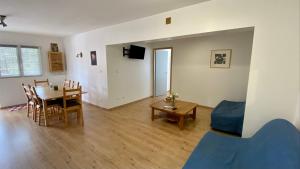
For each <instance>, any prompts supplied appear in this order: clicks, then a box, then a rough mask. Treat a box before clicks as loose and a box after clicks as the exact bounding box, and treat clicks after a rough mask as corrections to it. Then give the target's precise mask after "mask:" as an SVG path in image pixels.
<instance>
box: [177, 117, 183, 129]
mask: <svg viewBox="0 0 300 169" xmlns="http://www.w3.org/2000/svg"><path fill="white" fill-rule="evenodd" d="M178 126H179V129H180V130H182V129H183V128H184V116H179V122H178Z"/></svg>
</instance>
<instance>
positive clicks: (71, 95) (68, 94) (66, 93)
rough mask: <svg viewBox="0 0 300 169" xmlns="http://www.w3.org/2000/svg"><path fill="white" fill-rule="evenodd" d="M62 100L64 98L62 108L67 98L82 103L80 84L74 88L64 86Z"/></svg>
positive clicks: (65, 104)
mask: <svg viewBox="0 0 300 169" xmlns="http://www.w3.org/2000/svg"><path fill="white" fill-rule="evenodd" d="M63 100H64V108H66V106H67V101H68V100H72V101H76V103H77V104H79V105H81V104H82V99H81V86H78V88H74V89H70V88H65V87H64V88H63Z"/></svg>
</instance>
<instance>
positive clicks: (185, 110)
mask: <svg viewBox="0 0 300 169" xmlns="http://www.w3.org/2000/svg"><path fill="white" fill-rule="evenodd" d="M170 104H171V103H169V102H166V101H165V100H161V101H158V102H155V103H153V104H152V105H151V108H152V114H151V119H152V121H153V120H155V119H158V118H161V117H162V116H160V115H158V114H155V110H158V111H161V112H164V113H166V114H167V115H169V116H172V117H175V118H177V120H178V126H179V128H180V129H181V130H182V129H183V128H184V119H185V118H192V119H193V120H196V112H197V104H195V103H191V102H186V101H181V100H176V101H175V106H176V109H175V110H174V109H171V108H165V107H164V106H169V105H170ZM190 112H192V114H190Z"/></svg>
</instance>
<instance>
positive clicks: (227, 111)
mask: <svg viewBox="0 0 300 169" xmlns="http://www.w3.org/2000/svg"><path fill="white" fill-rule="evenodd" d="M244 113H245V102H232V101H227V100H223V101H222V102H221V103H219V104H218V105H217V107H216V108H215V109H214V110H213V112H212V113H211V127H212V128H213V129H217V130H221V131H225V132H230V133H234V134H238V135H241V134H242V130H243V122H244Z"/></svg>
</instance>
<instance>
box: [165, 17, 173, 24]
mask: <svg viewBox="0 0 300 169" xmlns="http://www.w3.org/2000/svg"><path fill="white" fill-rule="evenodd" d="M171 23H172V18H171V17H167V18H166V25H169V24H171Z"/></svg>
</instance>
